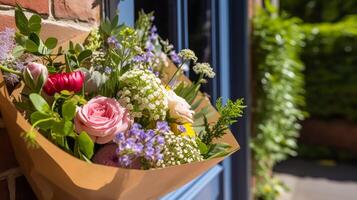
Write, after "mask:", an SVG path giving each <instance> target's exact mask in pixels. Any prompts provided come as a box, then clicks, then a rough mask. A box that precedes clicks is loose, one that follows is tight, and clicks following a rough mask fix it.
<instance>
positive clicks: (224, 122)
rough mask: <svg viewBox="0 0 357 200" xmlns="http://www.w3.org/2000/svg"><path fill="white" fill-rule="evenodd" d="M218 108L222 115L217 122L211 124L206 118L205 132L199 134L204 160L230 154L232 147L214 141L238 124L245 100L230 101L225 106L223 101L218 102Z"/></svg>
mask: <svg viewBox="0 0 357 200" xmlns="http://www.w3.org/2000/svg"><path fill="white" fill-rule="evenodd" d="M216 108H217V110H218V112H219V114H220V117H219V118H218V120H217V122H215V123H213V124H212V123H209V122H208V120H207V117H206V116H205V115H203V116H204V117H203V118H204V124H203V127H204V130H202V131H201V132H199V135H198V136H199V139H198V144H199V147H200V150H201V153H202V154H203V155H204V158H206V159H208V158H215V157H220V156H224V155H226V154H228V152H229V149H230V148H231V146H230V145H228V144H225V143H214V141H213V140H214V139H217V138H221V137H222V136H223V135H225V131H227V130H228V129H229V126H230V125H232V124H234V123H235V122H237V118H238V117H241V116H242V113H243V108H245V106H244V105H243V99H237V100H236V101H235V102H233V101H231V100H228V101H227V103H226V104H225V105H223V104H222V99H221V98H219V99H218V100H217V101H216Z"/></svg>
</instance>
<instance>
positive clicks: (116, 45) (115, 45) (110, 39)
mask: <svg viewBox="0 0 357 200" xmlns="http://www.w3.org/2000/svg"><path fill="white" fill-rule="evenodd" d="M107 43H108V45H109V46H110V47H112V48H115V49H120V48H121V47H122V46H121V44H120V43H119V41H118V39H117V38H116V37H115V36H110V37H108V39H107Z"/></svg>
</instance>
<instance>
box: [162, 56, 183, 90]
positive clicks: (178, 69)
mask: <svg viewBox="0 0 357 200" xmlns="http://www.w3.org/2000/svg"><path fill="white" fill-rule="evenodd" d="M184 63H185V62H182V63H181V64H180V65H179V67H178V68H177V70H176V72H175V73H174V74H173V75H172V77H171V79H170V80H169V81H168V82H167V84H166V86H165V88H166V87H167V86H168V85H169V84H170V83H171V81H172V80H173V79H174V78H175V76H176V75H177V73H178V72H179V71H180V70H181V68H182V66H183V65H184Z"/></svg>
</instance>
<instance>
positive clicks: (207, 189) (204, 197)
mask: <svg viewBox="0 0 357 200" xmlns="http://www.w3.org/2000/svg"><path fill="white" fill-rule="evenodd" d="M222 170H223V168H222V167H221V166H220V165H217V166H215V167H213V168H212V169H210V170H209V171H208V172H206V173H204V174H203V175H202V176H200V177H198V178H196V179H194V180H193V181H191V182H190V183H188V184H186V185H185V186H183V187H181V188H180V189H178V190H176V191H174V192H171V193H169V194H168V195H166V196H164V197H162V198H161V200H216V199H217V198H218V195H219V188H220V180H219V177H220V176H219V175H220V174H221V172H222Z"/></svg>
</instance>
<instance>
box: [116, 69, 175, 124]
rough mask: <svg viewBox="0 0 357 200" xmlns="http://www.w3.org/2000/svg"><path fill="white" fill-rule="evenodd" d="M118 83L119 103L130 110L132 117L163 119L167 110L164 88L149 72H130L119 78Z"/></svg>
mask: <svg viewBox="0 0 357 200" xmlns="http://www.w3.org/2000/svg"><path fill="white" fill-rule="evenodd" d="M120 83H121V86H122V89H121V90H120V91H119V92H118V98H119V101H120V103H121V104H122V105H123V106H125V107H126V108H127V109H128V110H130V114H131V116H132V117H134V118H143V119H148V120H154V121H156V120H164V119H165V117H166V112H167V110H168V101H167V97H166V94H165V92H164V91H165V88H164V87H163V85H162V83H161V80H160V79H159V78H157V77H156V76H155V75H154V74H153V73H152V72H151V71H149V70H146V69H145V70H143V69H133V70H130V71H128V72H126V73H125V74H123V75H122V76H121V77H120Z"/></svg>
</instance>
